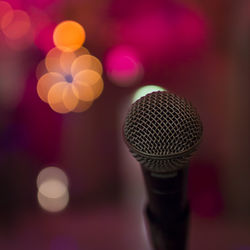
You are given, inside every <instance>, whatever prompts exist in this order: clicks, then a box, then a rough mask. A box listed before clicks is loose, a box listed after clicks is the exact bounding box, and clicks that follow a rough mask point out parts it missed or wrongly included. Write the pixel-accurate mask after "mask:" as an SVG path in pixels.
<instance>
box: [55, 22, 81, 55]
mask: <svg viewBox="0 0 250 250" xmlns="http://www.w3.org/2000/svg"><path fill="white" fill-rule="evenodd" d="M85 37H86V35H85V31H84V29H83V27H82V26H81V25H80V24H79V23H77V22H75V21H63V22H61V23H60V24H58V25H57V26H56V28H55V30H54V34H53V40H54V44H55V46H56V47H57V48H59V49H60V50H62V51H66V52H72V51H75V50H77V49H79V48H80V47H81V46H82V45H83V43H84V41H85Z"/></svg>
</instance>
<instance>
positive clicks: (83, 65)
mask: <svg viewBox="0 0 250 250" xmlns="http://www.w3.org/2000/svg"><path fill="white" fill-rule="evenodd" d="M85 69H91V70H93V71H96V72H97V73H99V74H100V75H101V74H102V72H103V69H102V64H101V62H100V61H99V60H98V58H96V57H94V56H91V55H82V56H79V57H78V58H77V59H76V60H75V61H74V63H73V64H72V68H71V73H72V75H75V74H77V73H79V72H80V71H83V70H85Z"/></svg>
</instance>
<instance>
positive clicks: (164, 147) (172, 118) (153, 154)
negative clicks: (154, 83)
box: [123, 91, 202, 172]
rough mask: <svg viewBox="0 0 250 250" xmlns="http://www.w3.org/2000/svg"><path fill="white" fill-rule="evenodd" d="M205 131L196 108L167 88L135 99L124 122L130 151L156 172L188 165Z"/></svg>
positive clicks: (126, 141) (144, 165)
mask: <svg viewBox="0 0 250 250" xmlns="http://www.w3.org/2000/svg"><path fill="white" fill-rule="evenodd" d="M201 135H202V124H201V120H200V117H199V115H198V113H197V111H196V109H195V108H194V107H193V106H192V105H191V103H190V102H188V101H187V100H186V99H183V98H181V97H178V96H177V95H175V94H172V93H169V92H167V91H158V92H153V93H150V94H148V95H146V96H143V97H142V98H140V99H139V100H137V101H136V102H135V103H133V104H132V106H131V108H130V110H129V112H128V114H127V117H126V119H125V123H124V125H123V136H124V139H125V143H126V144H127V146H128V148H129V150H130V152H131V153H132V154H133V155H134V157H135V158H136V159H137V160H138V161H139V162H140V163H141V165H142V166H143V167H146V168H147V169H149V170H151V171H155V172H171V171H176V170H179V169H181V168H183V167H185V166H187V165H188V161H189V158H190V156H191V154H192V153H193V152H194V151H195V150H196V148H197V146H198V144H199V142H200V140H201Z"/></svg>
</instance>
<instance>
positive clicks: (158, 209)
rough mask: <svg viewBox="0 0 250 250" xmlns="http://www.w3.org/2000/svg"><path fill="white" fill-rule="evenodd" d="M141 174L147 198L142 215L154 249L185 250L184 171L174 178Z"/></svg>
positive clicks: (185, 175) (145, 171)
mask: <svg viewBox="0 0 250 250" xmlns="http://www.w3.org/2000/svg"><path fill="white" fill-rule="evenodd" d="M142 170H143V175H144V182H145V186H146V190H147V194H148V204H147V206H146V211H145V213H146V217H147V220H148V225H149V229H150V233H151V241H152V244H153V246H154V249H155V250H184V249H186V242H187V235H188V234H187V229H188V222H189V206H188V201H187V197H186V185H187V169H183V170H179V171H177V172H176V173H175V174H174V175H173V174H171V175H169V174H157V175H154V174H152V172H150V171H148V170H145V169H144V168H142Z"/></svg>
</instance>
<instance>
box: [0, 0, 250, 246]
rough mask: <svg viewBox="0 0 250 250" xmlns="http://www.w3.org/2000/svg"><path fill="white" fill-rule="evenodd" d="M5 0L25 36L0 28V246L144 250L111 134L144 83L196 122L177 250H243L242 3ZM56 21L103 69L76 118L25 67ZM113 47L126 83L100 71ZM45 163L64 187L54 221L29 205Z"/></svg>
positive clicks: (136, 183)
mask: <svg viewBox="0 0 250 250" xmlns="http://www.w3.org/2000/svg"><path fill="white" fill-rule="evenodd" d="M7 2H9V3H10V5H11V6H12V8H13V9H20V10H23V11H25V12H26V13H27V14H28V15H29V17H30V20H31V27H32V36H31V37H29V39H27V38H25V37H24V38H23V39H18V40H15V41H10V40H8V39H6V37H5V35H4V32H2V31H1V30H0V249H4V250H22V249H25V250H30V249H31V250H40V249H41V250H45V249H48V250H78V249H81V250H105V249H107V250H140V249H141V250H142V249H145V250H146V249H150V246H149V243H148V240H147V235H146V231H145V230H146V229H145V225H144V223H143V216H142V209H143V204H144V202H145V200H146V198H145V196H146V195H145V192H144V187H143V180H142V176H141V171H140V167H139V165H138V164H137V162H135V160H134V159H133V158H132V156H131V155H130V154H129V153H128V151H127V149H126V147H125V145H124V143H123V141H122V138H121V126H122V121H123V118H124V116H125V114H126V110H127V108H128V107H129V105H130V103H131V97H132V96H133V94H134V92H135V91H136V90H137V89H139V88H140V87H142V86H144V85H148V84H154V85H159V86H162V87H164V88H165V89H167V90H170V91H172V92H175V93H177V94H179V95H181V96H185V97H186V98H188V99H189V100H191V102H192V103H193V104H194V105H195V106H196V107H197V109H198V111H199V113H200V115H201V118H202V121H203V125H204V136H203V141H202V144H201V146H200V148H199V150H198V152H197V153H196V154H195V156H194V157H193V159H192V162H191V164H190V165H191V166H190V171H189V173H190V174H189V189H188V195H189V199H190V205H191V211H192V218H191V224H190V238H189V249H190V250H201V249H202V250H210V249H211V250H212V249H220V250H249V249H250V162H249V161H250V160H249V159H250V158H249V153H250V152H249V149H250V145H249V144H250V134H249V125H250V117H249V114H250V113H249V107H250V106H249V104H250V103H249V102H250V101H249V100H250V99H249V90H250V87H249V84H250V79H249V72H250V71H249V69H250V63H249V62H250V60H249V58H250V57H249V48H250V18H249V17H250V4H249V2H248V1H243V0H240V1H225V0H216V1H215V0H210V1H208V0H204V1H198V0H179V1H177V0H176V1H174V0H172V1H169V0H165V1H164V0H133V1H130V0H127V1H122V0H84V1H80V0H71V1H60V0H53V1H47V0H40V1H39V0H33V1H32V0H24V1H21V0H19V1H18V0H10V1H7ZM0 12H1V11H0ZM68 19H70V20H75V21H77V22H79V23H80V24H81V25H82V26H83V27H84V28H85V31H86V42H85V44H84V46H85V47H86V48H88V49H89V51H90V52H91V54H92V55H94V56H96V57H97V58H99V59H100V61H101V62H102V63H103V66H104V74H103V79H104V91H103V93H102V95H101V96H100V98H98V99H97V100H96V101H95V103H94V104H93V105H92V107H90V109H88V110H86V111H85V112H83V113H77V114H76V113H69V114H65V115H62V114H58V113H56V112H54V111H53V110H52V109H50V107H49V106H48V105H47V104H46V103H44V102H42V101H41V100H40V99H39V97H38V95H37V93H36V84H37V78H36V67H37V65H38V64H39V62H40V61H41V60H42V59H44V57H45V55H46V53H47V52H48V51H49V50H50V49H51V48H52V47H53V41H52V34H53V29H54V27H55V26H56V25H57V24H58V23H60V22H61V21H63V20H68ZM121 45H122V46H127V47H129V48H131V49H132V50H133V51H135V52H136V53H137V55H138V60H139V61H140V65H141V67H142V69H143V70H142V71H141V74H140V76H139V77H137V78H135V79H132V81H131V82H129V84H127V85H126V86H124V84H123V85H121V83H119V81H118V82H116V81H114V80H112V79H111V78H110V76H109V73H108V71H107V67H106V64H107V60H108V59H107V58H108V56H109V53H110V51H113V50H114V49H115V48H117V46H121ZM118 48H119V47H118ZM125 83H126V82H125ZM48 166H56V167H59V168H61V169H63V171H64V172H65V173H66V174H67V176H68V179H69V203H68V205H67V207H66V208H65V209H64V210H63V211H60V212H57V213H50V212H48V211H45V210H44V209H42V208H41V206H40V205H39V203H38V201H37V186H36V179H37V176H38V174H39V172H40V171H41V170H42V169H43V168H45V167H48Z"/></svg>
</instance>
